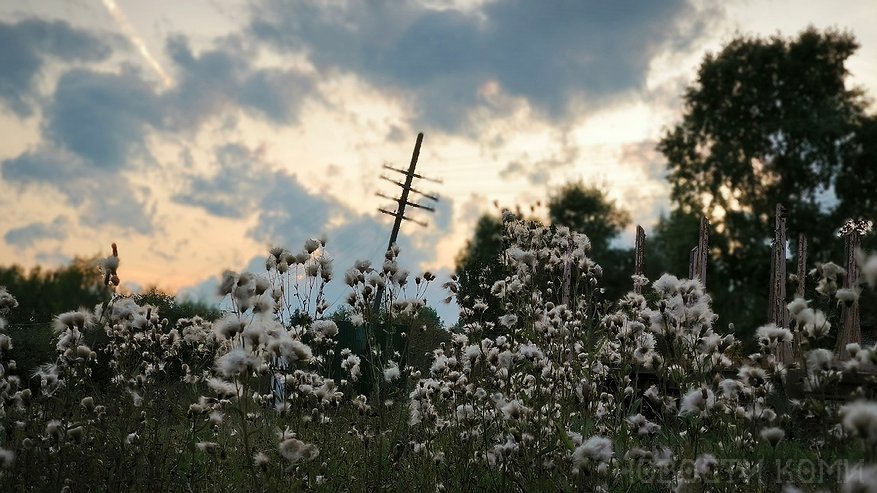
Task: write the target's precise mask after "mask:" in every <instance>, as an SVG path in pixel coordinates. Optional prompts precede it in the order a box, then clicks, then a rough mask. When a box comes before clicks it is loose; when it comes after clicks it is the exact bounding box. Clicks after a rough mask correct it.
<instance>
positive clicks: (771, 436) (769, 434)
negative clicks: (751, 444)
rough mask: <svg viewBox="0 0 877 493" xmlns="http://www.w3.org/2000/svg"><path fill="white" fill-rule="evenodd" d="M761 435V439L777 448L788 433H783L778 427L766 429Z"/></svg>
mask: <svg viewBox="0 0 877 493" xmlns="http://www.w3.org/2000/svg"><path fill="white" fill-rule="evenodd" d="M759 434H760V435H761V438H763V439H765V440H767V442H768V443H769V444H770V445H771V446H772V447H776V446H777V444H778V443H780V441H781V440H782V439H783V438H784V437H785V436H786V432H785V431H783V430H782V428H777V427H770V428H764V429H762V430H761V433H759Z"/></svg>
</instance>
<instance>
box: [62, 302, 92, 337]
mask: <svg viewBox="0 0 877 493" xmlns="http://www.w3.org/2000/svg"><path fill="white" fill-rule="evenodd" d="M93 320H94V317H93V315H92V314H91V313H90V312H89V311H87V310H85V309H84V308H80V309H79V310H76V311H72V312H66V313H62V314H60V315H58V316H57V317H55V323H54V330H55V333H56V334H58V333H61V332H63V331H64V330H66V329H76V330H85V328H86V327H87V326H88V325H90V324H91V323H92V322H93Z"/></svg>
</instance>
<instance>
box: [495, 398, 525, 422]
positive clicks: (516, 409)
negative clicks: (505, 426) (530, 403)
mask: <svg viewBox="0 0 877 493" xmlns="http://www.w3.org/2000/svg"><path fill="white" fill-rule="evenodd" d="M500 411H502V414H503V416H504V417H505V419H508V420H519V419H521V418H523V417H524V416H525V415H527V414H529V413H530V408H528V407H527V406H525V405H524V404H523V403H522V402H521V401H519V400H518V399H514V400H512V401H510V402H507V403H505V404H504V405H503V406H501V407H500Z"/></svg>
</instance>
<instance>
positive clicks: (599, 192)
mask: <svg viewBox="0 0 877 493" xmlns="http://www.w3.org/2000/svg"><path fill="white" fill-rule="evenodd" d="M548 217H549V219H550V220H551V224H552V225H554V226H567V227H568V228H569V229H571V230H573V231H576V232H579V233H584V234H586V235H588V239H589V240H591V256H593V257H594V258H595V259H596V260H597V262H600V261H601V258H600V257H602V256H603V255H604V254H606V253H607V252H609V251H610V244H611V242H612V240H614V239H615V238H616V237H618V235H619V234H620V233H621V231H623V230H624V228H626V227H627V226H628V225H629V224H630V213H629V212H627V211H626V210H624V209H622V208H620V207H618V205H617V204H616V203H615V201H614V200H612V199H610V198H609V196H608V195H607V193H606V190H605V189H603V188H600V187H597V186H593V185H590V186H589V185H585V183H584V182H582V181H577V182H571V183H567V184H566V185H564V186H563V187H561V188H560V190H559V191H558V192H557V193H556V194H555V195H553V196H552V197H551V198H550V199H549V201H548Z"/></svg>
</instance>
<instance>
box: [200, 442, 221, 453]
mask: <svg viewBox="0 0 877 493" xmlns="http://www.w3.org/2000/svg"><path fill="white" fill-rule="evenodd" d="M195 446H196V447H198V450H200V451H202V452H207V453H208V454H210V455H215V454H216V452H219V450H220V446H219V444H218V443H216V442H198V443H196V444H195Z"/></svg>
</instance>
